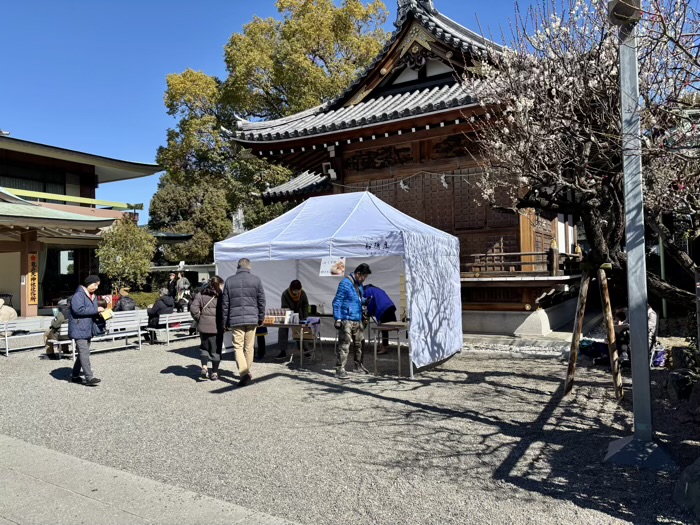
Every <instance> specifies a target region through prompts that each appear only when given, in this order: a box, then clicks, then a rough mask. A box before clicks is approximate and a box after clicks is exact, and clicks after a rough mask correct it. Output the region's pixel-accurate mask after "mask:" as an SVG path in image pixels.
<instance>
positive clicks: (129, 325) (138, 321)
mask: <svg viewBox="0 0 700 525" xmlns="http://www.w3.org/2000/svg"><path fill="white" fill-rule="evenodd" d="M147 326H148V314H147V313H146V310H132V311H130V312H114V314H113V315H112V318H111V319H109V320H108V321H107V327H106V330H105V333H104V334H103V335H98V336H94V337H93V338H92V342H97V343H99V342H102V341H112V343H113V345H112V346H110V347H109V348H100V350H116V349H119V348H131V347H134V346H138V348H139V350H141V346H142V341H141V336H142V335H143V334H145V333H146V328H147ZM58 334H59V339H51V340H50V342H51V343H52V344H54V345H56V346H57V347H58V348H59V355H61V352H60V349H61V347H62V346H65V345H70V347H71V356H72V357H73V360H75V341H74V340H73V339H61V337H68V323H64V324H62V325H61V328H60V330H59V332H58ZM132 337H135V338H136V340H137V343H129V338H132ZM120 339H123V340H124V344H122V345H116V344H115V343H116V341H117V340H120ZM90 350H91V351H93V350H95V348H91V349H90Z"/></svg>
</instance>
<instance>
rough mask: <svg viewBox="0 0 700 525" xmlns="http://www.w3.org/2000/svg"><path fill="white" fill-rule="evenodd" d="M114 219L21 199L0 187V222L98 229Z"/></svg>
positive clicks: (25, 225) (22, 225) (14, 224)
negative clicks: (58, 208)
mask: <svg viewBox="0 0 700 525" xmlns="http://www.w3.org/2000/svg"><path fill="white" fill-rule="evenodd" d="M113 222H114V219H111V218H104V217H88V216H87V215H81V214H78V213H70V212H67V211H62V210H54V209H51V208H45V207H43V206H39V205H38V204H35V203H33V202H29V201H26V200H24V199H20V198H19V197H17V196H15V195H13V194H12V193H11V192H10V191H7V190H6V189H4V188H0V224H8V225H10V226H20V227H29V228H33V227H41V226H48V225H53V226H64V227H71V228H79V229H91V230H97V229H99V228H104V227H106V226H110V225H111V224H112V223H113Z"/></svg>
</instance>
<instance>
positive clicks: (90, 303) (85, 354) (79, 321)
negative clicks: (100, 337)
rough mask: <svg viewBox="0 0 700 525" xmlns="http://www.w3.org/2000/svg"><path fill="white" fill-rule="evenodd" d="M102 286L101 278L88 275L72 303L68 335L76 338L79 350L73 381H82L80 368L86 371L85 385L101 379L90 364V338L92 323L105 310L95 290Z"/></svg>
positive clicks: (74, 295)
mask: <svg viewBox="0 0 700 525" xmlns="http://www.w3.org/2000/svg"><path fill="white" fill-rule="evenodd" d="M99 286H100V278H99V277H98V276H97V275H88V276H87V277H86V278H85V281H84V286H78V289H77V290H76V291H75V294H73V298H72V299H71V303H70V316H69V318H68V337H70V338H71V339H73V340H74V342H75V347H76V349H77V351H78V358H77V359H76V360H75V364H74V365H73V374H72V377H71V381H72V382H73V383H82V382H83V381H82V379H81V378H80V370H81V369H82V370H83V372H84V373H85V383H84V384H85V385H87V386H97V384H98V383H99V382H100V379H98V378H96V377H95V376H94V375H93V373H92V367H91V366H90V340H91V339H92V325H93V323H94V321H95V318H96V317H97V316H98V315H99V314H100V312H103V311H104V308H102V307H101V306H97V295H96V294H95V292H96V291H97V288H99Z"/></svg>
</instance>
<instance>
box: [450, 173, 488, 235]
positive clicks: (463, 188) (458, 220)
mask: <svg viewBox="0 0 700 525" xmlns="http://www.w3.org/2000/svg"><path fill="white" fill-rule="evenodd" d="M479 171H480V170H479V169H478V168H472V169H464V170H461V174H462V175H464V177H451V178H448V179H447V181H448V182H449V183H450V184H452V186H453V187H454V198H453V202H454V225H455V229H456V230H463V229H479V228H483V227H484V226H485V225H486V206H485V205H484V204H483V199H482V198H481V192H480V191H479V189H478V188H477V187H476V183H475V181H476V174H477V173H479ZM478 203H482V205H481V206H479V205H478Z"/></svg>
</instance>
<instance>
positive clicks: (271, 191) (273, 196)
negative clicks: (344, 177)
mask: <svg viewBox="0 0 700 525" xmlns="http://www.w3.org/2000/svg"><path fill="white" fill-rule="evenodd" d="M330 188H331V184H330V178H329V177H328V175H319V174H318V173H313V172H310V171H305V172H304V173H302V174H300V175H298V176H296V177H294V178H293V179H292V180H290V181H288V182H285V183H284V184H280V185H279V186H276V187H274V188H268V189H267V190H265V191H264V192H263V194H262V196H263V200H264V201H266V202H274V201H277V200H279V199H282V198H284V197H294V196H299V195H308V194H309V193H318V192H321V191H324V190H328V189H330Z"/></svg>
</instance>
